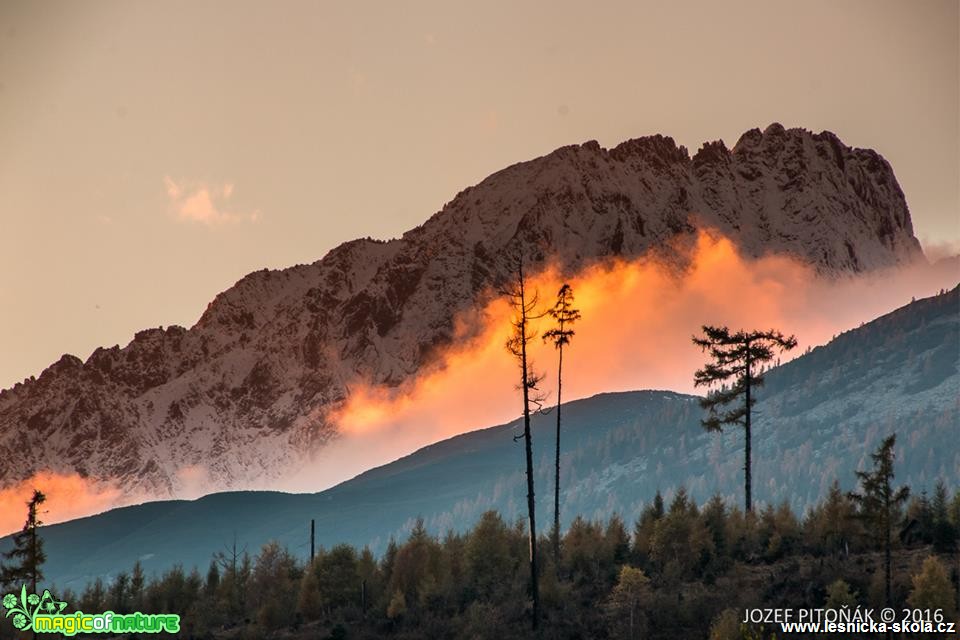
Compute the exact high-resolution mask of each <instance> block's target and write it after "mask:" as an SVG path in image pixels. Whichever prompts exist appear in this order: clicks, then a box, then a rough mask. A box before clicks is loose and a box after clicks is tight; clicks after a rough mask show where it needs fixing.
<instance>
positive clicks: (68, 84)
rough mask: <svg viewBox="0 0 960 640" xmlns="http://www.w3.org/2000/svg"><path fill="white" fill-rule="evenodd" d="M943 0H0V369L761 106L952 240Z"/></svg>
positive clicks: (153, 320) (154, 322) (185, 321)
mask: <svg viewBox="0 0 960 640" xmlns="http://www.w3.org/2000/svg"><path fill="white" fill-rule="evenodd" d="M958 27H960V15H958V3H957V2H956V0H946V1H944V2H937V1H933V0H922V1H919V2H906V1H904V2H879V1H876V0H867V1H863V2H858V1H853V0H847V1H845V2H833V1H830V2H810V1H806V2H803V3H797V2H767V1H763V2H729V1H728V2H722V3H721V2H702V3H701V2H697V3H693V2H686V3H685V2H671V3H665V2H658V3H650V4H643V3H639V2H636V1H635V0H631V1H629V2H622V3H612V2H611V3H583V2H572V3H561V2H542V3H506V2H505V3H493V2H484V3H476V4H474V5H473V6H472V8H466V4H465V3H449V2H436V3H413V2H410V3H392V2H391V3H388V2H380V3H361V2H349V3H348V2H344V3H326V2H304V3H300V2H269V3H268V2H238V1H231V2H226V1H224V2H193V1H191V2H164V3H156V2H154V3H149V4H148V3H146V2H128V1H122V2H82V3H80V2H63V3H55V2H44V1H36V0H29V1H25V2H11V1H9V0H4V1H3V2H2V3H0V239H2V242H3V250H2V251H0V305H2V312H0V388H2V387H8V386H11V385H12V384H13V383H14V382H16V381H18V380H21V379H23V378H24V377H26V376H29V375H35V374H38V373H39V372H40V371H41V370H42V369H43V368H44V367H45V366H46V365H48V364H50V363H51V362H53V361H54V360H56V359H57V358H58V357H59V356H60V355H61V354H62V353H64V352H70V353H74V354H76V355H78V356H80V357H81V358H84V359H85V358H86V357H87V356H88V355H89V354H90V352H91V351H92V350H93V349H94V348H95V347H97V346H99V345H106V346H110V345H113V344H117V343H119V344H125V343H126V342H128V341H129V340H130V338H131V337H132V335H133V332H134V331H136V330H138V329H141V328H146V327H155V326H159V325H168V324H182V325H186V326H190V325H192V324H193V323H194V322H195V321H196V319H197V318H198V317H199V316H200V314H201V313H202V311H203V309H204V307H205V306H206V304H207V303H208V302H209V301H210V300H211V299H212V298H213V296H214V295H215V294H216V293H217V292H219V291H222V290H223V289H225V288H227V287H229V286H230V285H231V284H232V283H233V282H235V281H236V280H238V279H239V278H241V277H242V276H243V275H244V274H246V273H248V272H249V271H252V270H255V269H259V268H263V267H270V268H280V267H285V266H289V265H292V264H295V263H300V262H311V261H313V260H316V259H318V258H320V257H322V256H323V255H324V254H325V253H326V252H327V251H328V250H329V249H330V248H332V247H333V246H335V245H337V244H339V243H340V242H343V241H345V240H349V239H352V238H355V237H359V236H368V235H369V236H374V237H378V238H390V237H394V236H397V235H399V234H400V233H402V232H403V231H404V230H405V229H408V228H410V227H413V226H415V225H417V224H419V223H421V222H423V221H424V220H425V219H426V218H427V217H428V216H429V215H431V214H432V213H434V212H435V211H437V210H438V209H439V208H440V207H441V206H442V205H443V204H444V203H445V202H447V201H448V200H450V199H451V198H452V197H453V196H454V195H455V194H456V193H457V192H458V191H459V190H461V189H462V188H464V187H466V186H468V185H470V184H474V183H476V182H478V181H479V180H481V179H483V178H484V177H485V176H486V175H488V174H490V173H492V172H494V171H496V170H498V169H500V168H502V167H504V166H506V165H508V164H512V163H514V162H517V161H520V160H525V159H529V158H531V157H535V156H538V155H542V154H544V153H547V152H549V151H551V150H552V149H554V148H556V147H558V146H561V145H564V144H570V143H577V142H583V141H585V140H590V139H596V140H598V141H599V142H600V143H601V144H602V145H604V146H612V145H615V144H617V143H618V142H620V141H622V140H624V139H627V138H631V137H637V136H641V135H647V134H651V133H664V134H667V135H672V136H673V137H674V138H675V139H676V140H677V141H678V142H679V143H681V144H685V145H687V146H688V147H689V148H690V149H691V150H692V151H693V150H695V149H696V148H697V147H698V146H699V144H700V143H702V142H703V141H706V140H713V139H717V138H722V139H723V140H724V141H726V142H727V144H728V145H732V144H733V143H734V142H736V139H737V137H738V136H739V134H740V133H742V132H743V131H745V130H747V129H749V128H751V127H756V126H759V127H761V128H762V127H765V126H766V125H767V124H769V123H770V122H773V121H779V122H782V123H783V124H784V125H786V126H802V127H806V128H808V129H812V130H815V131H820V130H822V129H829V130H831V131H834V132H836V133H837V134H838V135H839V136H840V137H841V138H842V139H843V140H844V141H845V142H847V143H848V144H851V145H854V146H861V147H872V148H874V149H877V150H878V151H879V152H880V153H882V154H883V155H884V156H885V157H886V158H887V159H888V160H889V161H890V162H891V163H892V165H893V167H894V170H895V171H896V174H897V177H898V178H899V180H900V183H901V186H902V187H903V189H904V192H905V193H906V196H907V202H908V203H909V205H910V209H911V211H912V213H913V218H914V224H915V226H916V230H917V235H918V237H920V239H921V240H922V241H923V242H924V243H925V244H933V243H949V244H952V245H953V246H954V247H955V246H957V243H958V242H960V222H958V219H960V161H958V147H960V133H958V121H960V115H958V114H960V100H958V86H960V63H958V59H960V51H958V41H960V37H958Z"/></svg>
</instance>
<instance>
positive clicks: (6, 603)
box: [3, 593, 17, 609]
mask: <svg viewBox="0 0 960 640" xmlns="http://www.w3.org/2000/svg"><path fill="white" fill-rule="evenodd" d="M15 606H17V596H15V595H13V594H12V593H8V594H7V595H5V596H3V608H4V609H13V608H14V607H15Z"/></svg>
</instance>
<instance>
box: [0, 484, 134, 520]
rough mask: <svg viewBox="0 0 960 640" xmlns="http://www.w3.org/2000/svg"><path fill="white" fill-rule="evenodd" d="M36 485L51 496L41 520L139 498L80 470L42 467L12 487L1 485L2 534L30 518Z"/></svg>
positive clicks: (68, 517)
mask: <svg viewBox="0 0 960 640" xmlns="http://www.w3.org/2000/svg"><path fill="white" fill-rule="evenodd" d="M34 489H39V490H40V491H42V492H43V493H44V494H45V495H46V496H47V500H46V502H44V503H43V506H42V508H41V512H40V520H41V521H42V522H44V523H45V524H55V523H57V522H63V521H65V520H71V519H73V518H79V517H83V516H89V515H91V514H94V513H100V512H102V511H106V510H107V509H111V508H113V507H117V506H121V505H122V504H130V503H132V502H136V500H133V499H131V498H130V497H129V496H124V494H123V493H122V492H121V491H120V490H119V489H117V488H115V487H112V486H110V485H108V484H104V483H102V482H100V483H98V482H94V481H92V480H89V479H86V478H82V477H80V476H79V475H78V474H76V473H72V474H60V473H54V472H52V471H41V472H40V473H37V474H35V475H34V476H32V477H30V478H28V479H27V480H24V481H23V482H20V483H18V484H16V485H14V486H12V487H8V488H6V489H0V536H4V535H6V534H8V533H12V532H15V531H18V530H20V529H21V528H22V527H23V524H24V522H26V518H27V507H26V503H27V501H29V500H30V497H31V496H32V495H33V490H34ZM124 498H126V499H124Z"/></svg>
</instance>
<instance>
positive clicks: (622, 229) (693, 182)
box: [0, 124, 923, 497]
mask: <svg viewBox="0 0 960 640" xmlns="http://www.w3.org/2000/svg"><path fill="white" fill-rule="evenodd" d="M699 226H708V227H710V228H714V229H717V230H719V231H720V232H721V233H723V234H725V235H726V236H727V237H729V238H731V239H732V240H733V241H734V242H735V243H736V244H737V246H738V247H739V249H740V251H742V252H743V254H744V255H746V256H759V255H761V254H764V253H768V252H774V253H781V254H784V255H789V256H792V257H794V258H796V259H798V260H799V261H800V262H801V263H803V264H807V265H810V266H811V267H812V268H813V269H815V270H816V271H817V272H818V273H820V274H824V275H838V274H852V273H863V272H868V271H871V270H875V269H878V268H883V267H891V266H897V265H906V264H912V263H914V262H916V261H917V260H922V259H923V258H922V253H921V250H920V246H919V243H918V242H917V240H916V238H915V237H914V235H913V227H912V223H911V220H910V214H909V211H908V209H907V205H906V202H905V200H904V196H903V193H902V191H901V190H900V187H899V185H898V184H897V181H896V178H895V177H894V175H893V171H892V169H891V168H890V166H889V164H888V163H887V162H886V161H885V160H884V159H883V158H882V157H881V156H880V155H878V154H877V153H875V152H873V151H870V150H865V149H852V148H850V147H847V146H846V145H844V144H843V143H842V142H841V141H840V140H839V139H838V138H837V137H836V136H835V135H833V134H832V133H829V132H823V133H820V134H813V133H811V132H808V131H805V130H802V129H784V128H783V127H782V126H781V125H779V124H773V125H770V126H769V127H767V129H766V130H765V131H763V132H761V131H760V130H758V129H754V130H751V131H748V132H746V133H745V134H744V135H743V136H742V137H741V139H740V140H739V141H738V142H737V144H736V145H735V146H734V148H733V149H732V150H731V149H728V148H727V147H726V146H725V145H724V144H723V143H722V142H712V143H707V144H705V145H704V146H703V147H702V148H701V149H700V150H699V151H698V152H697V153H696V154H695V155H693V157H690V155H689V154H688V152H687V150H686V149H685V148H683V147H678V146H676V145H675V143H674V142H673V140H672V139H671V138H668V137H663V136H659V135H656V136H650V137H645V138H639V139H635V140H629V141H627V142H624V143H623V144H621V145H619V146H617V147H615V148H612V149H603V148H601V147H600V146H599V145H598V144H597V143H595V142H588V143H586V144H583V145H579V146H578V145H574V146H569V147H563V148H561V149H558V150H556V151H554V152H553V153H551V154H549V155H547V156H544V157H542V158H537V159H535V160H531V161H529V162H523V163H520V164H516V165H513V166H511V167H508V168H506V169H504V170H502V171H500V172H498V173H495V174H493V175H492V176H490V177H489V178H487V179H485V180H484V181H483V182H481V183H480V184H478V185H476V186H474V187H470V188H468V189H465V190H464V191H462V192H461V193H459V194H458V195H457V196H456V197H455V198H454V199H453V200H452V201H451V202H450V203H449V204H447V205H446V206H445V207H444V208H443V210H441V211H440V212H438V213H437V214H435V215H434V216H432V217H431V218H430V219H429V220H427V221H426V222H425V223H424V224H423V225H421V226H419V227H417V228H415V229H412V230H410V231H409V232H407V233H405V234H404V235H403V237H402V238H400V239H396V240H391V241H389V242H381V241H377V240H371V239H365V240H356V241H353V242H349V243H346V244H344V245H342V246H340V247H338V248H336V249H334V250H333V251H331V252H330V253H329V254H328V255H326V256H325V257H324V258H323V259H322V260H319V261H317V262H315V263H313V264H310V265H300V266H296V267H291V268H289V269H284V270H281V271H266V270H264V271H259V272H255V273H251V274H250V275H248V276H246V277H245V278H243V279H242V280H240V281H239V282H238V283H237V284H236V285H235V286H234V287H232V288H230V289H229V290H227V291H225V292H223V293H221V294H220V295H218V296H217V297H216V298H215V299H214V300H213V301H212V302H211V303H210V305H209V307H208V308H207V310H206V311H205V312H204V313H203V316H202V317H201V318H200V320H199V321H198V322H197V324H196V325H194V326H193V327H192V328H190V329H185V328H182V327H176V326H172V327H168V328H166V329H164V328H157V329H147V330H144V331H141V332H139V333H137V334H136V336H135V337H134V339H133V341H132V342H131V343H130V344H128V345H127V346H125V347H123V348H121V347H119V346H115V347H109V348H101V349H97V350H96V351H95V352H94V353H93V354H92V355H91V356H90V357H89V358H88V359H87V360H86V361H81V360H80V359H79V358H77V357H75V356H72V355H65V356H63V357H62V358H61V359H60V360H59V361H58V362H56V363H54V364H52V365H51V366H50V367H48V368H47V369H46V370H45V371H44V372H43V373H42V374H40V375H39V377H37V378H36V379H33V378H31V379H30V380H28V381H26V382H24V383H22V384H17V385H16V386H15V387H14V388H13V389H8V390H5V391H2V392H0V488H2V487H5V486H10V485H11V484H14V483H16V482H18V481H23V480H25V479H27V478H29V477H31V476H32V475H34V474H36V473H38V472H42V471H52V472H56V473H74V472H75V473H77V474H79V476H81V477H83V478H87V479H90V480H93V481H98V480H103V481H109V482H110V483H112V486H113V487H114V488H115V489H117V490H119V491H121V492H123V493H125V494H133V495H143V496H154V497H156V496H167V495H176V494H177V493H178V491H180V490H182V489H183V487H184V485H185V484H186V483H187V482H189V481H190V480H191V479H196V478H199V479H200V481H201V482H200V484H201V485H202V486H206V487H219V488H229V487H246V486H250V485H251V483H254V482H260V483H262V482H263V481H264V480H269V479H271V478H277V477H280V476H282V475H283V474H284V473H285V472H286V470H287V469H288V468H290V467H291V466H294V465H297V464H300V463H301V462H302V460H303V458H304V453H305V452H311V451H316V450H317V449H318V448H320V447H322V446H323V445H324V443H326V442H328V441H329V440H330V439H331V438H334V437H336V435H337V429H336V424H335V423H334V421H333V420H332V417H331V416H332V415H333V412H334V411H335V410H336V409H337V408H338V407H339V406H341V405H342V404H343V403H344V401H345V400H346V398H347V397H348V395H349V389H350V385H351V384H352V383H354V382H356V381H358V380H363V381H366V382H369V383H371V384H375V385H385V386H394V385H398V384H401V383H402V382H404V381H406V380H409V379H410V378H411V377H412V376H414V375H416V374H417V373H418V372H419V371H422V369H423V367H425V366H426V365H428V364H429V363H430V362H431V361H432V359H433V358H434V357H435V355H436V353H437V352H438V350H441V349H443V348H444V347H445V346H447V345H449V344H450V343H451V341H452V340H453V338H454V334H455V327H454V318H455V317H456V316H457V314H458V313H459V312H462V311H464V310H469V309H475V308H478V307H479V306H481V305H482V304H483V303H484V302H485V301H486V299H487V298H488V297H489V296H490V292H491V291H492V290H494V289H495V287H496V285H497V284H498V283H501V282H502V281H503V280H504V278H505V277H506V276H507V274H508V273H509V268H508V266H507V264H506V263H505V261H504V254H505V252H506V251H507V250H509V249H510V248H512V247H516V246H521V245H522V246H523V247H524V250H525V251H526V253H527V255H528V260H529V261H530V265H529V268H530V269H531V270H532V271H535V270H536V269H537V268H540V267H543V266H544V265H546V264H547V262H548V261H549V262H551V263H552V264H555V265H556V266H557V267H558V268H559V269H560V270H561V272H563V273H575V272H577V271H578V270H580V269H582V268H583V267H585V266H587V265H590V264H592V263H595V262H597V261H602V260H605V259H609V258H613V257H620V258H625V259H630V258H635V257H638V256H642V255H646V254H647V253H648V252H650V251H657V252H661V253H664V254H666V257H667V259H670V258H671V255H672V253H671V252H672V251H674V250H675V249H674V248H673V247H676V246H678V243H679V244H682V243H683V242H684V239H687V240H689V239H690V238H692V237H693V235H694V233H695V231H696V229H697V228H698V227H699ZM673 258H675V259H677V260H682V256H680V255H674V256H673ZM468 330H469V328H468Z"/></svg>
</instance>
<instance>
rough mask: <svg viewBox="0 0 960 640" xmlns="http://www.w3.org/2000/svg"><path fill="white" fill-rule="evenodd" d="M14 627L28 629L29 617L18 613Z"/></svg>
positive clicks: (14, 620) (14, 617) (14, 619)
mask: <svg viewBox="0 0 960 640" xmlns="http://www.w3.org/2000/svg"><path fill="white" fill-rule="evenodd" d="M13 626H15V627H16V628H17V629H26V627H27V616H25V615H23V614H22V613H18V614H17V615H15V616H13Z"/></svg>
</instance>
